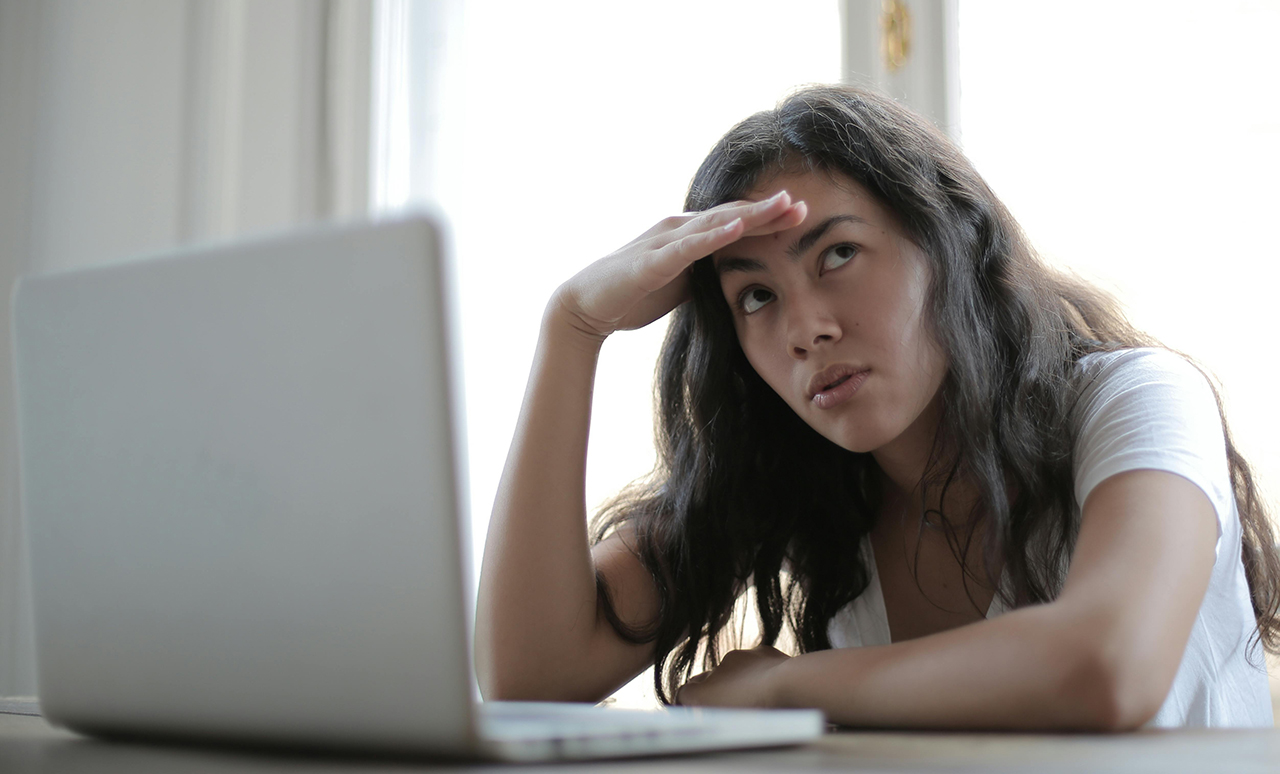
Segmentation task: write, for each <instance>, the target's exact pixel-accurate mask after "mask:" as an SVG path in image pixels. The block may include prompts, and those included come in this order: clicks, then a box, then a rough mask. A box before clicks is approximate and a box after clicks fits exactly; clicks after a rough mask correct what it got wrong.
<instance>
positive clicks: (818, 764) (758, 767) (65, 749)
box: [0, 714, 1280, 774]
mask: <svg viewBox="0 0 1280 774" xmlns="http://www.w3.org/2000/svg"><path fill="white" fill-rule="evenodd" d="M566 768H568V769H571V770H573V771H575V772H579V774H594V773H595V772H635V771H650V770H656V771H664V772H689V773H690V774H693V773H694V772H729V771H735V772H736V771H860V772H913V771H921V772H941V771H946V772H952V774H962V773H964V772H1015V771H1026V772H1037V773H1038V774H1039V773H1041V772H1046V773H1049V774H1053V773H1054V772H1124V774H1130V773H1131V772H1152V774H1157V773H1158V774H1178V773H1179V772H1188V773H1190V772H1194V773H1195V774H1205V772H1216V771H1222V772H1240V773H1241V774H1249V773H1251V772H1259V774H1261V772H1266V773H1267V774H1276V772H1280V730H1270V729H1268V730H1264V731H1165V732H1158V731H1152V732H1142V733H1137V734H1124V735H1117V736H1088V735H1071V736H1067V735H1039V734H931V733H913V732H861V731H847V732H839V733H833V734H828V735H827V736H825V737H823V738H822V739H820V740H819V741H817V742H815V743H813V744H811V745H807V746H804V747H796V748H790V749H785V750H762V751H755V752H736V753H715V754H706V755H694V756H682V757H675V758H650V759H645V760H631V761H615V762H594V763H585V764H574V765H572V766H565V765H563V764H562V765H558V766H518V767H512V766H501V765H493V764H488V765H470V766H468V765H459V764H433V763H431V762H417V761H382V760H369V759H357V758H332V757H300V756H286V755H271V754H257V753H252V752H242V751H236V750H210V749H193V748H181V747H161V746H149V745H135V744H121V743H107V742H99V741H96V740H92V739H87V738H84V737H80V736H77V735H75V734H72V733H69V732H67V731H63V730H61V729H56V728H53V727H51V726H49V724H47V723H45V722H44V721H43V720H42V719H40V718H37V717H30V716H22V715H8V714H0V772H3V774H46V773H48V772H58V773H59V774H80V772H95V774H98V773H101V774H116V773H119V774H126V773H127V774H150V773H151V772H165V774H212V773H213V772H233V771H234V772H248V773H249V774H255V773H259V772H261V773H263V774H283V773H285V772H289V773H296V772H337V771H344V772H377V773H378V774H390V773H391V772H402V771H406V772H407V771H464V770H465V771H474V772H483V771H490V772H491V771H497V770H503V771H507V772H511V771H516V772H520V774H526V773H527V774H534V773H535V772H544V771H563V770H565V769H566Z"/></svg>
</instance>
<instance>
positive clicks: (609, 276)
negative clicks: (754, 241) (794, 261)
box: [552, 191, 807, 342]
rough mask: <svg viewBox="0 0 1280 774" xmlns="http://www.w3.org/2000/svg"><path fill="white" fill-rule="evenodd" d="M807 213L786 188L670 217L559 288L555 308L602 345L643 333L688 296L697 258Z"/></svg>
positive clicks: (784, 225)
mask: <svg viewBox="0 0 1280 774" xmlns="http://www.w3.org/2000/svg"><path fill="white" fill-rule="evenodd" d="M806 214H807V209H806V207H805V204H804V202H793V201H791V197H790V195H788V194H787V192H786V191H780V192H778V193H777V194H775V195H774V196H772V197H770V198H768V199H765V200H762V201H756V202H750V201H734V202H728V203H726V204H722V205H719V206H717V207H713V208H711V209H709V210H706V211H704V212H687V213H683V214H681V215H673V216H671V217H668V218H664V219H662V220H661V221H659V222H658V223H657V224H655V225H654V226H653V228H650V229H649V230H648V231H646V232H644V233H643V234H641V235H640V236H639V237H637V238H636V239H634V240H632V241H631V242H629V243H628V244H626V245H624V246H623V247H621V248H619V249H618V250H616V251H614V252H613V253H610V254H609V255H607V256H605V257H604V258H601V259H600V260H598V261H596V262H595V263H593V264H591V265H590V266H588V267H587V268H585V269H583V270H582V271H580V272H578V273H577V274H576V275H574V276H573V277H572V278H571V279H570V280H569V281H568V282H566V283H564V284H563V285H561V286H560V288H559V289H558V290H557V291H556V295H555V297H554V299H553V301H552V304H553V311H554V312H556V313H558V314H561V315H562V316H563V317H564V319H565V320H566V321H567V322H568V323H569V324H570V325H571V326H572V327H573V328H575V329H576V330H577V331H578V332H579V333H581V334H583V335H585V336H587V337H588V338H589V339H592V340H593V341H596V342H602V341H604V339H605V337H607V336H608V335H609V334H611V333H613V332H614V331H617V330H628V329H633V328H642V327H644V326H645V325H648V324H649V323H651V322H653V321H654V320H657V319H658V318H660V317H662V316H663V315H665V314H667V313H668V312H670V311H671V310H672V309H674V308H675V307H676V306H678V305H679V304H680V303H682V302H684V301H685V300H687V299H688V297H689V269H690V267H691V266H692V265H693V263H694V262H695V261H697V260H698V259H700V258H704V257H706V256H708V255H711V254H712V253H714V252H715V251H716V250H720V249H722V248H724V247H726V246H728V245H730V244H732V243H734V242H736V241H737V240H739V239H741V238H743V237H744V236H760V235H763V234H772V233H775V232H778V231H785V230H787V229H789V228H794V227H795V226H797V225H799V224H800V223H802V222H803V221H804V218H805V215H806Z"/></svg>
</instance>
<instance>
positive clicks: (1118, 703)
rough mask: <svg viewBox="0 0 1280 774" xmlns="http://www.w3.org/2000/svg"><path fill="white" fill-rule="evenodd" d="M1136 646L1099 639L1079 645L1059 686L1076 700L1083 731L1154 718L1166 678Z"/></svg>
mask: <svg viewBox="0 0 1280 774" xmlns="http://www.w3.org/2000/svg"><path fill="white" fill-rule="evenodd" d="M1137 651H1138V649H1137V648H1132V647H1124V646H1117V645H1115V644H1113V643H1108V642H1107V641H1106V640H1105V639H1103V638H1094V639H1093V641H1091V642H1088V643H1083V644H1082V645H1081V646H1080V647H1079V648H1078V649H1077V655H1078V658H1077V660H1076V664H1075V668H1074V669H1073V670H1071V672H1072V674H1070V675H1068V677H1067V685H1066V686H1065V687H1064V690H1065V691H1066V692H1068V693H1069V694H1071V695H1072V696H1073V698H1074V699H1075V700H1076V701H1074V702H1073V703H1072V704H1073V705H1074V706H1075V707H1076V709H1077V710H1078V717H1077V720H1078V722H1079V725H1080V726H1081V727H1082V729H1083V730H1087V731H1101V732H1124V731H1134V730H1136V729H1138V728H1141V727H1142V726H1143V725H1144V724H1146V723H1147V721H1149V720H1151V718H1153V717H1155V714H1156V712H1157V711H1159V709H1160V706H1161V705H1162V704H1163V703H1164V699H1165V696H1166V695H1168V693H1169V687H1170V684H1171V677H1170V676H1167V675H1164V674H1163V673H1162V670H1161V669H1160V667H1159V665H1158V664H1156V663H1153V661H1154V659H1150V658H1144V657H1143V656H1142V654H1141V653H1139V652H1137Z"/></svg>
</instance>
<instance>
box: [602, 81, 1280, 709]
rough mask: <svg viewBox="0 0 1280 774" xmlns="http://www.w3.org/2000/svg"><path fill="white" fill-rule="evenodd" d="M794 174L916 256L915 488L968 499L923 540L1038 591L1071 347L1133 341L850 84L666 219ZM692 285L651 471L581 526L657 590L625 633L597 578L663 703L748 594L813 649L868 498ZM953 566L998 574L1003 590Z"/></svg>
mask: <svg viewBox="0 0 1280 774" xmlns="http://www.w3.org/2000/svg"><path fill="white" fill-rule="evenodd" d="M796 170H799V171H807V172H812V173H817V174H827V175H832V176H833V177H835V178H837V179H838V178H841V177H843V178H846V179H849V180H852V181H855V182H856V183H858V184H859V185H861V186H862V187H863V188H865V189H866V190H867V191H868V192H870V193H871V195H872V196H874V197H875V198H876V199H877V200H878V201H879V202H880V203H881V204H882V205H884V206H885V207H886V208H887V209H888V210H889V211H890V212H892V213H893V214H894V215H895V216H896V218H897V222H898V224H899V226H900V227H901V228H902V229H903V230H904V232H905V233H906V235H907V236H908V237H909V238H910V239H911V240H912V241H913V242H914V243H915V244H916V245H917V246H918V247H919V248H920V249H921V251H922V252H923V253H924V255H926V256H927V257H928V259H929V260H930V263H931V267H932V279H931V285H930V295H929V301H928V304H929V306H928V309H929V315H928V319H929V322H930V324H931V326H932V333H933V335H934V337H935V338H936V340H937V341H938V342H939V344H940V345H941V347H942V349H943V351H944V352H945V354H946V358H947V363H948V367H949V368H948V373H947V375H946V377H945V379H944V382H943V385H942V388H941V389H942V397H943V401H942V404H943V414H942V420H941V423H940V427H939V431H938V436H937V439H936V440H935V449H934V455H933V458H932V459H933V463H932V464H931V466H930V469H929V471H928V473H927V474H926V479H925V481H924V482H922V483H923V484H924V486H925V487H926V490H929V489H931V490H932V491H933V492H934V493H935V494H937V495H938V496H937V497H935V498H934V499H935V500H936V501H938V502H946V496H945V495H946V492H947V489H948V488H949V487H950V486H952V485H953V484H954V483H955V482H957V481H960V480H963V481H964V482H965V483H966V485H967V486H969V487H972V488H973V489H974V491H976V493H977V500H976V502H975V504H974V507H973V510H972V512H970V513H966V514H959V515H955V514H953V515H951V516H957V518H949V515H948V514H945V513H942V512H940V511H938V510H933V511H930V512H925V511H924V510H923V509H922V510H921V512H920V513H919V517H920V519H921V520H922V530H923V529H924V526H925V525H929V526H930V527H931V528H939V527H941V528H942V529H944V530H945V531H946V534H947V537H948V541H949V542H950V544H951V546H952V550H953V552H954V553H955V554H956V556H957V559H958V560H959V561H960V562H961V564H962V566H964V567H965V568H966V573H967V574H968V575H969V577H970V578H973V579H974V580H978V581H980V582H983V583H985V584H987V585H989V586H990V587H991V588H995V589H1000V591H999V593H1001V594H1005V593H1006V591H1007V592H1008V594H1007V598H1006V599H1005V600H1004V601H1005V602H1006V604H1009V605H1011V606H1016V605H1026V604H1033V603H1038V602H1046V601H1049V600H1052V599H1054V598H1055V597H1056V596H1057V594H1058V592H1059V591H1060V589H1061V585H1062V581H1063V579H1064V575H1065V572H1064V570H1065V568H1066V566H1067V564H1068V561H1069V559H1070V555H1071V551H1072V548H1073V546H1074V541H1075V536H1076V533H1077V530H1078V526H1079V525H1078V515H1079V510H1078V505H1077V503H1076V502H1075V496H1074V488H1073V477H1072V448H1073V444H1074V441H1075V432H1074V429H1073V427H1072V421H1071V413H1072V405H1073V400H1074V398H1075V395H1076V394H1077V391H1078V390H1077V387H1076V385H1077V384H1078V383H1077V382H1076V381H1074V379H1073V377H1074V375H1075V373H1076V363H1077V361H1078V360H1079V359H1080V358H1081V357H1082V356H1084V355H1086V354H1088V353H1091V352H1097V351H1109V350H1116V349H1122V348H1126V347H1135V346H1148V345H1152V344H1154V343H1155V342H1154V341H1153V340H1152V339H1150V338H1148V337H1147V336H1145V335H1143V334H1142V333H1140V332H1139V331H1137V330H1135V329H1134V328H1133V327H1132V326H1131V325H1130V324H1129V323H1128V322H1127V321H1126V319H1125V317H1124V316H1123V314H1122V313H1121V312H1120V310H1119V307H1118V305H1117V304H1116V302H1115V301H1114V300H1113V299H1112V298H1111V297H1110V296H1108V295H1106V294H1105V293H1103V292H1101V291H1099V290H1097V289H1096V288H1094V287H1092V286H1090V285H1089V284H1087V283H1085V282H1082V281H1080V280H1078V279H1075V278H1074V277H1071V276H1069V275H1065V274H1062V273H1060V272H1058V271H1055V270H1053V269H1051V268H1049V267H1048V266H1047V265H1045V264H1044V263H1043V262H1042V261H1040V260H1039V258H1038V257H1037V256H1036V254H1035V253H1034V251H1033V250H1032V249H1031V247H1030V245H1029V243H1028V241H1027V239H1026V238H1025V237H1024V235H1023V234H1022V232H1021V230H1020V229H1019V227H1018V225H1017V223H1016V222H1015V221H1014V219H1013V217H1012V216H1011V215H1010V214H1009V212H1008V211H1007V210H1006V209H1005V208H1004V206H1003V205H1002V204H1001V203H1000V201H999V200H998V199H997V198H996V196H995V194H994V193H992V191H991V189H990V188H988V187H987V185H986V183H985V182H984V181H983V180H982V178H981V177H980V176H979V175H978V173H977V172H976V171H975V170H974V169H973V166H972V165H971V164H970V163H969V161H968V160H967V159H966V158H965V157H964V155H963V154H961V153H960V151H959V150H958V149H957V148H956V147H955V145H954V144H953V143H952V142H951V141H950V140H949V139H948V138H947V137H946V136H945V135H944V134H943V133H941V132H940V131H938V130H937V129H936V128H935V127H934V126H933V125H932V124H930V123H929V122H928V121H927V120H925V119H923V118H921V117H919V116H917V115H916V114H914V113H912V112H911V111H910V110H908V109H907V108H905V107H903V106H902V105H900V104H899V103H897V102H895V101H893V100H892V99H889V98H887V97H883V96H880V95H877V94H875V93H871V92H868V91H864V90H860V89H856V88H851V87H843V86H820V87H812V88H807V89H804V90H802V91H799V92H797V93H795V94H793V95H792V96H790V97H788V98H787V99H786V100H784V101H783V102H782V103H780V104H779V105H778V107H777V108H776V109H774V110H771V111H766V112H762V113H757V114H756V115H753V116H751V117H750V118H748V119H746V120H745V121H743V122H742V123H740V124H738V125H737V126H736V127H734V128H733V129H732V130H731V131H730V132H729V133H728V134H727V135H725V136H724V138H722V139H721V140H720V142H719V143H717V144H716V146H715V147H714V148H713V149H712V151H711V153H710V155H709V156H707V158H706V160H705V161H704V162H703V163H702V166H701V168H700V169H699V170H698V172H697V174H696V175H695V176H694V179H693V182H692V184H691V186H690V189H689V195H688V198H687V200H686V202H685V208H686V210H689V211H695V210H705V209H708V208H710V207H713V206H715V205H717V204H721V203H723V202H727V201H732V200H735V199H740V198H742V197H743V196H745V195H746V194H748V193H749V192H750V191H752V190H753V189H754V187H755V186H756V185H757V184H759V183H761V182H763V181H764V179H765V178H766V177H767V176H768V175H771V174H775V173H778V172H783V171H796ZM692 284H693V298H692V301H691V302H690V303H687V304H685V305H683V306H682V307H680V308H679V309H677V310H676V312H675V313H674V317H673V319H672V321H671V324H670V328H669V330H668V333H667V338H666V342H665V344H664V346H663V350H662V356H661V360H660V362H659V366H658V377H657V382H658V383H657V393H658V395H657V402H658V406H657V415H658V424H657V436H658V448H659V464H658V467H657V469H656V470H655V471H654V474H653V476H652V477H651V478H650V479H648V480H646V481H645V482H642V483H641V484H639V485H637V486H635V487H633V488H631V489H629V490H628V491H626V492H624V493H623V494H622V495H621V496H619V498H617V499H616V500H615V501H614V502H612V503H611V504H610V505H609V506H607V507H606V508H605V509H604V510H603V511H602V512H601V513H600V514H599V515H598V516H597V519H596V521H595V525H594V539H595V540H597V541H598V540H601V539H603V538H604V537H605V536H606V535H608V534H609V533H611V532H612V531H613V530H615V529H617V528H619V527H621V526H623V525H625V526H626V527H627V528H628V529H629V530H631V532H632V534H633V535H634V546H633V547H634V549H635V550H636V551H637V553H638V555H639V558H640V559H641V561H642V562H643V563H644V565H645V566H646V567H647V568H648V570H649V571H650V573H651V574H652V576H653V579H654V582H655V584H656V585H657V589H658V592H659V596H660V599H661V612H660V614H659V616H658V618H657V620H655V621H653V622H651V624H650V625H647V626H640V627H635V626H628V625H627V624H626V623H625V622H623V621H622V620H620V618H619V617H618V616H617V615H616V613H615V612H614V610H613V607H612V604H611V603H610V599H609V590H608V588H607V587H606V586H605V585H604V582H603V580H600V581H598V583H599V586H600V592H601V598H602V600H603V603H604V604H603V609H604V614H605V616H606V617H607V618H608V619H609V621H610V623H611V624H612V625H613V626H614V628H615V629H617V630H618V632H619V633H620V634H621V635H622V636H623V637H624V638H626V639H628V640H630V641H633V642H652V643H653V645H654V648H655V658H656V669H655V674H654V683H655V687H656V689H657V693H658V696H659V697H661V699H662V700H663V701H664V702H665V701H669V700H670V698H671V696H672V695H673V694H674V691H675V690H676V688H678V686H679V685H680V684H681V683H682V682H683V681H684V680H685V679H687V678H688V676H689V675H690V674H691V673H692V671H693V669H694V667H695V665H696V663H697V661H698V655H699V653H700V652H701V654H702V656H703V658H702V662H703V666H704V667H708V668H709V667H712V666H714V665H715V664H717V663H718V661H719V657H720V649H721V647H722V643H721V640H722V639H723V638H722V636H721V635H723V634H724V633H725V632H726V631H727V629H726V627H728V626H729V624H730V621H731V618H732V616H733V612H734V606H735V603H736V602H737V600H738V599H739V597H740V596H741V595H742V594H743V593H744V592H745V591H746V590H748V589H749V588H754V591H755V606H756V611H757V613H758V614H759V618H760V633H761V639H762V642H763V643H764V644H774V643H776V642H777V641H778V638H779V636H780V635H781V634H782V633H783V631H784V628H785V627H790V629H791V630H792V631H793V633H794V635H795V639H796V644H797V645H798V647H799V649H800V650H801V651H802V652H811V651H816V650H822V649H826V648H829V647H831V643H830V641H829V640H828V636H827V627H828V624H829V622H830V620H831V618H832V617H833V616H834V615H835V614H836V613H837V612H838V611H839V610H840V609H841V608H843V607H844V606H846V605H847V604H848V603H850V602H851V601H853V599H854V598H855V597H857V596H858V595H859V594H860V593H862V591H863V590H864V589H865V588H866V587H867V584H868V582H869V568H868V567H866V566H864V563H863V561H862V554H861V552H860V550H859V549H860V545H861V541H862V539H863V538H864V537H865V536H867V535H868V533H869V532H870V531H871V529H872V527H873V525H874V524H875V521H876V518H877V515H878V513H879V512H880V506H881V503H882V500H883V497H884V493H883V491H882V486H883V485H882V483H881V482H882V477H881V475H880V472H879V468H878V466H877V464H876V462H875V460H874V459H873V458H872V457H871V455H870V454H859V453H855V452H849V451H846V450H844V449H842V448H840V447H839V446H836V445H835V444H833V443H831V442H830V441H828V440H826V439H825V438H823V437H822V436H820V435H819V434H818V433H817V432H816V431H814V430H813V429H812V428H810V427H809V426H808V425H806V424H805V423H804V422H803V421H802V420H801V419H800V418H799V417H798V416H797V415H796V414H795V413H794V412H793V411H791V409H790V408H788V407H787V405H786V404H785V403H784V402H783V400H782V399H781V398H780V397H779V396H778V395H777V394H776V393H774V392H773V390H772V389H770V388H769V387H768V386H767V385H766V384H765V383H764V381H763V380H762V379H761V378H760V377H759V376H758V375H757V374H756V373H755V371H754V369H752V367H751V366H750V364H749V363H748V362H747V359H746V356H745V355H744V354H743V351H742V349H741V347H740V346H739V344H738V339H737V336H736V334H735V331H734V327H733V322H732V317H731V312H730V309H729V306H728V304H727V302H726V301H725V299H724V297H723V295H722V293H721V290H720V284H719V281H718V279H717V277H716V273H715V269H714V267H713V266H712V265H711V261H710V259H709V258H707V259H703V260H701V261H699V262H697V263H696V264H695V265H694V267H693V278H692ZM1219 409H1220V410H1221V405H1219ZM1223 427H1224V430H1225V429H1226V424H1225V420H1224V425H1223ZM942 450H947V451H946V453H943V451H942ZM1227 450H1228V461H1229V465H1230V472H1231V476H1232V481H1233V484H1234V486H1235V495H1236V503H1237V507H1238V510H1239V513H1240V519H1241V524H1242V526H1243V560H1244V566H1245V571H1246V574H1247V577H1248V580H1249V586H1250V590H1251V592H1252V598H1253V607H1254V613H1255V616H1256V618H1257V621H1258V637H1259V639H1260V641H1261V642H1262V643H1263V644H1264V646H1265V647H1266V649H1267V650H1270V651H1273V652H1274V651H1276V650H1277V648H1278V647H1280V623H1278V621H1277V608H1278V606H1280V557H1278V556H1277V553H1276V550H1275V547H1274V538H1273V534H1272V530H1271V527H1270V524H1269V521H1268V519H1267V515H1266V513H1265V509H1264V506H1263V503H1262V502H1261V500H1260V498H1259V496H1258V494H1257V492H1256V489H1255V486H1254V482H1253V476H1252V473H1251V472H1250V469H1249V466H1248V464H1247V463H1246V462H1245V460H1244V459H1243V458H1242V457H1241V456H1240V454H1239V453H1238V452H1237V451H1236V448H1235V446H1234V444H1233V443H1232V441H1231V436H1230V432H1229V431H1228V432H1227ZM791 482H804V483H805V485H803V486H787V485H786V484H788V483H791ZM974 517H976V518H974ZM957 525H965V526H964V527H960V526H957ZM974 525H977V526H974ZM974 530H977V531H978V532H977V533H975V531H974ZM974 544H976V545H980V546H982V548H983V552H984V556H983V557H982V558H983V560H984V563H983V564H982V565H979V564H977V563H976V562H971V561H969V556H968V553H969V546H970V545H974ZM973 566H985V567H987V568H993V567H1002V568H1003V571H1004V572H1005V573H1006V574H1007V576H1008V579H1009V581H1010V586H1011V588H1009V589H1007V590H1005V589H1001V584H1000V583H999V582H998V579H996V578H993V577H988V576H989V571H984V572H983V573H982V577H979V576H978V575H977V574H976V573H974V572H973V571H972V570H971V569H969V568H971V567H973Z"/></svg>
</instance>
